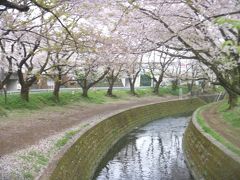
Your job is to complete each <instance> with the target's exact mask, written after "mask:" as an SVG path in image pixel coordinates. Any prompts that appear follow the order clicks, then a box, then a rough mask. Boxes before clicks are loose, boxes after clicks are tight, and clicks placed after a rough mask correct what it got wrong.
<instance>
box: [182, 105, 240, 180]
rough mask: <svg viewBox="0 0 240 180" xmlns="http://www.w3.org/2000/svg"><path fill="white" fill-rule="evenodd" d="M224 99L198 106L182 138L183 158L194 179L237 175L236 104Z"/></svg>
mask: <svg viewBox="0 0 240 180" xmlns="http://www.w3.org/2000/svg"><path fill="white" fill-rule="evenodd" d="M227 108H228V105H227V102H226V101H221V102H217V103H212V104H209V105H206V106H204V107H201V108H200V109H198V110H197V111H196V112H195V113H194V114H193V117H192V121H191V122H190V124H189V126H188V128H187V130H186V132H185V135H184V141H183V147H184V152H185V155H186V161H187V163H188V166H189V168H190V169H191V171H192V174H193V176H194V177H195V178H196V179H223V180H225V179H239V178H240V172H239V168H240V148H239V143H240V142H239V139H240V127H239V125H240V124H239V123H240V122H239V121H240V119H239V117H240V116H239V112H240V111H239V110H240V108H239V107H236V108H235V109H233V110H227Z"/></svg>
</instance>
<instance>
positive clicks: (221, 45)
mask: <svg viewBox="0 0 240 180" xmlns="http://www.w3.org/2000/svg"><path fill="white" fill-rule="evenodd" d="M0 5H2V7H3V8H2V9H1V10H0V13H1V15H0V23H1V30H0V31H1V34H0V48H1V52H2V53H1V54H2V62H1V64H2V65H3V66H4V67H5V69H8V70H7V73H5V77H4V79H2V80H1V82H0V88H2V87H3V86H4V84H6V82H7V81H8V79H9V78H10V76H11V74H12V72H13V71H17V73H18V78H19V82H20V84H21V96H22V98H23V99H25V100H28V93H29V88H30V87H31V86H32V84H33V83H34V82H36V81H37V80H38V79H39V77H40V75H41V74H45V75H47V76H49V77H51V78H52V79H54V81H55V86H54V87H55V88H54V96H55V97H56V98H57V99H58V96H59V95H58V92H59V88H60V86H61V85H63V84H64V83H66V81H64V80H63V76H64V75H67V74H68V75H69V74H72V75H74V76H75V77H76V80H77V82H78V83H79V85H80V86H81V87H82V88H83V94H84V95H85V96H87V91H88V89H89V88H91V87H92V86H94V85H95V84H96V83H97V82H99V81H100V80H102V79H103V78H106V79H107V81H108V82H109V85H110V87H109V90H108V95H110V96H111V95H112V87H113V85H114V82H115V81H116V79H117V77H118V76H119V74H120V73H121V72H122V71H124V72H125V75H126V76H128V79H129V83H130V87H131V92H132V93H133V94H135V91H134V83H135V81H136V77H137V76H138V74H139V73H140V71H141V69H142V67H143V64H145V63H146V59H149V60H147V61H148V62H147V63H148V70H149V72H150V74H151V76H152V79H153V81H154V82H155V88H154V93H156V94H158V92H159V85H160V84H161V82H162V80H163V77H164V76H165V75H172V76H173V74H174V73H173V72H172V73H170V72H169V71H172V70H171V68H169V67H171V66H172V64H173V63H174V61H178V62H179V64H181V63H180V62H181V60H190V61H191V62H192V65H191V78H190V79H188V80H191V83H190V87H191V86H192V85H193V82H194V81H195V80H198V79H206V78H208V79H210V76H212V73H214V77H216V78H212V79H211V81H212V83H213V84H220V85H221V86H223V87H224V88H225V90H226V91H227V92H228V94H229V103H230V107H234V106H236V104H237V97H238V95H239V94H240V60H239V47H240V45H239V43H240V28H239V20H237V19H239V13H240V11H239V9H240V8H239V6H240V5H239V2H238V1H237V0H230V1H229V0H211V1H209V0H203V1H200V2H199V1H195V0H191V1H189V0H179V1H175V0H167V1H166V0H155V1H152V0H151V1H150V0H149V1H148V0H144V1H140V0H132V1H127V0H122V1H111V0H108V1H105V0H102V1H80V0H79V1H78V0H75V1H60V0H59V1H47V2H46V1H40V0H24V1H21V2H20V3H19V2H18V1H17V0H16V1H14V0H12V1H10V0H4V1H0ZM150 56H151V57H152V56H155V58H150ZM148 57H149V58H148ZM156 57H157V58H156ZM196 62H198V63H196ZM175 64H176V63H175ZM178 67H181V66H178ZM194 69H195V70H194ZM199 69H200V70H201V72H200V71H199ZM175 70H176V71H179V72H180V71H181V69H180V68H176V69H175ZM179 72H178V73H175V74H176V75H175V76H174V77H172V78H175V79H176V82H177V77H179ZM196 72H198V73H196ZM209 74H211V75H209ZM188 78H189V75H188Z"/></svg>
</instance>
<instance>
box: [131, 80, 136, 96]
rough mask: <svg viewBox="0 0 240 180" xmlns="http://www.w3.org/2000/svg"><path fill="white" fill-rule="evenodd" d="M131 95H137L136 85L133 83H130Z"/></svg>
mask: <svg viewBox="0 0 240 180" xmlns="http://www.w3.org/2000/svg"><path fill="white" fill-rule="evenodd" d="M130 93H131V94H132V95H134V96H135V95H136V92H135V87H134V84H133V83H130Z"/></svg>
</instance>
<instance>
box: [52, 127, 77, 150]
mask: <svg viewBox="0 0 240 180" xmlns="http://www.w3.org/2000/svg"><path fill="white" fill-rule="evenodd" d="M78 132H79V130H75V131H69V132H67V133H66V134H65V135H64V137H62V138H61V139H59V140H58V141H57V142H56V144H55V146H56V147H57V148H61V147H62V146H64V145H65V144H66V143H67V142H68V141H69V139H71V138H72V137H73V136H74V135H75V134H77V133H78Z"/></svg>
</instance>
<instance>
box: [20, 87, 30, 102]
mask: <svg viewBox="0 0 240 180" xmlns="http://www.w3.org/2000/svg"><path fill="white" fill-rule="evenodd" d="M21 99H22V100H24V101H27V102H28V101H29V86H27V85H24V86H22V87H21Z"/></svg>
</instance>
